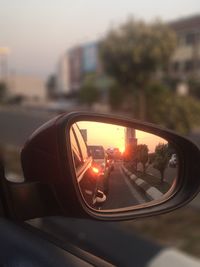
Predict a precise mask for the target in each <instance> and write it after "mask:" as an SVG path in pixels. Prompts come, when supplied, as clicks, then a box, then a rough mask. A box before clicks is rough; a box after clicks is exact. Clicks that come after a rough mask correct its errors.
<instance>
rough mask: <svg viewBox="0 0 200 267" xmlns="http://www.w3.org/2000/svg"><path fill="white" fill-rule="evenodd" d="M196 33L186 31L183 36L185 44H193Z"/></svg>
mask: <svg viewBox="0 0 200 267" xmlns="http://www.w3.org/2000/svg"><path fill="white" fill-rule="evenodd" d="M195 40H196V35H195V33H188V34H187V35H186V37H185V42H186V44H187V45H193V44H195Z"/></svg>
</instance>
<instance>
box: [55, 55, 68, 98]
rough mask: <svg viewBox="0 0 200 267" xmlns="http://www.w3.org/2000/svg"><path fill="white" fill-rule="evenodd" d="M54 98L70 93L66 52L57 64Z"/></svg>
mask: <svg viewBox="0 0 200 267" xmlns="http://www.w3.org/2000/svg"><path fill="white" fill-rule="evenodd" d="M56 78H57V79H56V91H55V92H54V94H55V96H65V95H67V94H69V93H70V89H71V88H70V75H69V57H68V53H67V52H66V53H65V54H64V55H63V56H61V58H60V60H59V62H58V68H57V75H56Z"/></svg>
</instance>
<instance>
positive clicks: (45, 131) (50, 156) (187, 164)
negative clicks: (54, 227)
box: [21, 112, 200, 220]
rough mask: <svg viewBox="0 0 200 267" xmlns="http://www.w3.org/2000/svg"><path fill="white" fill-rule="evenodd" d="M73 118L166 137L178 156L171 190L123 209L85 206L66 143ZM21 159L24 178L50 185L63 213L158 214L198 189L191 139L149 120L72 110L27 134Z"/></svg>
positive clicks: (106, 216)
mask: <svg viewBox="0 0 200 267" xmlns="http://www.w3.org/2000/svg"><path fill="white" fill-rule="evenodd" d="M77 121H96V122H104V123H111V124H117V125H122V126H125V127H135V128H137V129H138V130H142V131H146V132H149V133H152V134H156V135H158V136H160V137H162V138H165V139H167V140H169V141H170V142H171V143H172V144H173V145H174V146H175V147H176V149H177V151H178V153H179V157H180V168H179V169H180V170H179V175H178V180H177V182H176V185H175V188H174V191H173V194H172V195H171V196H170V197H168V198H167V199H165V200H164V201H162V202H160V203H159V202H157V203H154V204H153V205H144V207H143V208H135V209H129V210H125V211H120V210H119V211H118V210H115V211H114V212H112V211H95V210H93V209H91V208H89V207H88V206H87V204H86V203H85V201H84V200H83V198H82V196H81V193H80V190H79V188H78V183H77V181H76V176H75V170H74V165H73V164H74V163H73V159H72V151H71V146H70V136H69V131H70V128H71V126H72V124H73V123H75V122H77ZM21 160H22V167H23V171H24V176H25V179H26V181H28V182H33V181H35V182H38V181H39V182H42V183H46V184H48V185H50V187H51V188H52V192H53V194H54V196H55V201H57V203H58V204H59V207H60V210H62V214H63V215H65V216H75V217H92V218H96V219H101V220H125V219H133V218H139V217H145V216H150V215H155V214H161V213H165V212H168V211H171V210H174V209H176V208H178V207H181V206H183V205H184V204H186V203H188V202H189V201H190V200H191V199H192V198H194V197H195V196H196V194H197V193H198V192H199V189H200V164H199V163H200V152H199V149H198V148H197V147H196V146H195V145H194V144H193V143H192V142H191V141H189V140H187V139H186V138H183V137H181V136H179V135H177V134H175V133H174V132H172V131H169V130H165V129H162V128H160V127H157V126H155V125H152V124H148V123H141V122H139V121H137V120H130V119H125V118H120V117H114V116H108V115H100V114H91V113H80V112H76V113H70V114H63V115H60V116H58V117H56V118H54V119H53V120H51V121H49V122H47V123H46V124H44V125H43V126H42V127H40V128H39V129H38V130H37V131H35V132H34V133H33V134H32V136H30V138H29V140H28V141H27V142H26V144H25V146H24V148H23V149H22V153H21ZM60 210H59V211H58V214H60ZM54 213H55V211H54Z"/></svg>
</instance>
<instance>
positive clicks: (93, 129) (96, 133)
mask: <svg viewBox="0 0 200 267" xmlns="http://www.w3.org/2000/svg"><path fill="white" fill-rule="evenodd" d="M77 124H78V127H79V129H87V145H101V146H103V147H104V149H108V148H119V150H120V152H124V150H125V127H123V126H119V125H114V124H107V123H100V122H88V121H80V122H78V123H77ZM136 138H137V143H138V144H146V145H147V146H148V149H149V152H150V153H153V152H155V147H156V146H157V145H158V144H160V143H161V144H165V143H167V141H166V140H165V139H163V138H161V137H159V136H157V135H154V134H150V133H148V132H144V131H139V130H136Z"/></svg>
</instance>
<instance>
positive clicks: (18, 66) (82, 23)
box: [0, 0, 200, 79]
mask: <svg viewBox="0 0 200 267" xmlns="http://www.w3.org/2000/svg"><path fill="white" fill-rule="evenodd" d="M0 7H1V8H0V47H2V46H3V47H4V46H6V47H9V48H10V50H11V53H10V55H9V59H8V63H9V70H10V71H11V72H15V73H19V74H31V75H35V76H40V77H42V78H43V79H46V78H47V77H48V75H49V74H51V73H53V72H54V71H55V69H56V64H57V62H58V60H59V57H60V56H61V55H62V54H63V53H64V52H65V51H66V50H67V49H68V48H70V47H71V46H73V45H76V44H79V43H83V42H87V41H91V40H97V39H98V38H100V37H102V36H103V35H104V34H105V33H106V31H107V30H108V29H109V28H110V27H113V26H116V25H118V24H120V23H121V22H123V21H125V20H126V18H127V17H128V16H134V17H135V18H140V19H144V20H147V21H150V20H152V19H154V18H161V19H163V20H164V21H169V20H174V19H176V18H180V17H185V16H189V15H192V14H199V13H200V1H199V0H189V1H188V0H167V1H166V0H165V1H164V0H139V1H134V0H101V1H100V0H98V1H97V0H48V1H47V0H42V1H41V0H12V1H11V0H0Z"/></svg>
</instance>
